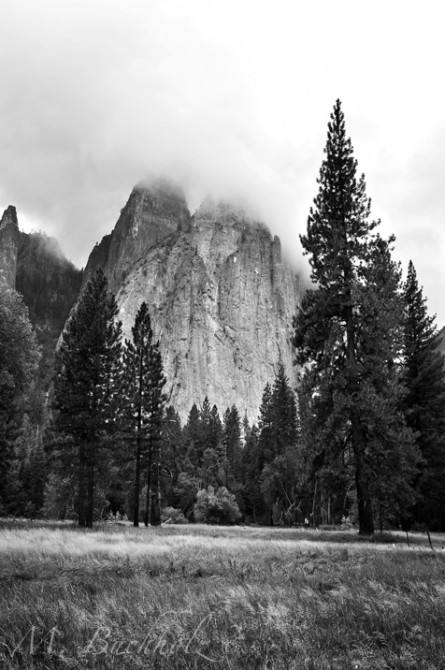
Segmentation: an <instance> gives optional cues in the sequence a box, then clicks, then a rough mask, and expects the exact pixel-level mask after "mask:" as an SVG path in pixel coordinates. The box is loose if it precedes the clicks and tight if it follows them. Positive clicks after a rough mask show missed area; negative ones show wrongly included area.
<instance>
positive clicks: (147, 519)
mask: <svg viewBox="0 0 445 670" xmlns="http://www.w3.org/2000/svg"><path fill="white" fill-rule="evenodd" d="M151 449H152V444H151V439H150V443H149V448H148V472H147V498H146V503H145V516H144V524H145V526H148V525H149V523H150V517H151V469H152V468H151Z"/></svg>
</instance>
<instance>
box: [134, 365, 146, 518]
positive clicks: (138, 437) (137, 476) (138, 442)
mask: <svg viewBox="0 0 445 670" xmlns="http://www.w3.org/2000/svg"><path fill="white" fill-rule="evenodd" d="M143 384H144V378H143V357H142V355H141V354H140V355H139V378H138V415H137V426H136V431H137V433H136V473H135V482H134V511H133V526H134V527H135V528H137V527H138V526H139V493H140V487H141V438H142V387H143Z"/></svg>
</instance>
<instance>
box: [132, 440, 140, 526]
mask: <svg viewBox="0 0 445 670" xmlns="http://www.w3.org/2000/svg"><path fill="white" fill-rule="evenodd" d="M136 439H137V446H136V473H135V478H134V511H133V526H134V527H135V528H137V527H138V526H139V493H140V491H139V489H140V486H141V435H140V432H139V431H138V435H137V438H136Z"/></svg>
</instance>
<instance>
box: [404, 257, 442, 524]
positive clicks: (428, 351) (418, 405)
mask: <svg viewBox="0 0 445 670" xmlns="http://www.w3.org/2000/svg"><path fill="white" fill-rule="evenodd" d="M403 295H404V302H405V319H404V356H403V363H404V381H405V385H406V388H407V394H406V396H405V398H404V399H403V408H404V412H405V416H406V421H407V424H408V426H410V428H411V429H412V430H413V431H414V433H415V435H416V443H417V446H418V448H419V451H420V454H421V456H422V463H421V467H420V472H419V475H418V477H417V478H416V489H417V491H418V492H419V494H420V495H421V499H420V501H419V502H418V504H417V505H416V506H415V508H414V515H415V520H416V521H418V522H421V523H424V524H426V525H427V527H428V528H429V529H431V530H436V529H437V530H438V529H440V530H445V487H444V482H445V370H444V359H443V354H442V352H441V351H440V349H439V348H438V346H439V336H438V333H437V328H436V326H435V318H434V317H432V316H429V315H428V311H427V305H426V299H425V298H424V297H423V292H422V288H420V287H419V284H418V281H417V275H416V270H415V268H414V265H413V263H412V262H411V261H410V263H409V267H408V276H407V280H406V282H405V284H404V290H403Z"/></svg>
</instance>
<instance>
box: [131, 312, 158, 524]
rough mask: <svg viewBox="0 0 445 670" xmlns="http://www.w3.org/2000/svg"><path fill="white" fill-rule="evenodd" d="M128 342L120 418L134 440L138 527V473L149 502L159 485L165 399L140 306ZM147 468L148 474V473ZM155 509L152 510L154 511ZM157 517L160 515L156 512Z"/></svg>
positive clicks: (146, 319)
mask: <svg viewBox="0 0 445 670" xmlns="http://www.w3.org/2000/svg"><path fill="white" fill-rule="evenodd" d="M131 332H132V341H130V340H126V341H125V348H124V357H123V364H124V365H123V380H124V384H123V398H124V408H125V409H124V412H123V419H124V425H125V428H124V430H125V429H126V432H127V433H128V432H129V433H130V439H132V440H134V450H133V455H134V496H133V499H134V507H133V524H134V525H135V526H138V525H139V496H140V491H141V472H142V470H143V469H144V470H146V471H147V482H148V478H149V479H150V487H149V488H150V492H149V498H148V499H149V501H150V500H151V495H152V490H153V487H154V488H155V491H157V490H158V488H159V486H158V484H159V430H160V429H159V425H158V424H159V423H162V418H163V409H164V405H165V396H164V394H163V393H162V387H163V386H164V384H165V378H164V376H163V374H162V364H160V354H159V351H158V348H157V345H156V344H155V343H154V341H153V331H152V328H151V321H150V314H149V312H148V307H147V305H146V303H145V302H144V303H142V304H141V306H140V308H139V310H138V313H137V314H136V318H135V322H134V326H133V328H132V331H131ZM149 468H150V469H151V472H148V470H149ZM158 498H159V496H156V495H155V496H154V500H155V505H154V507H153V506H151V508H152V509H153V520H154V521H156V522H157V521H159V519H160V516H159V515H158V511H159V501H158ZM155 510H156V511H155ZM159 514H160V512H159Z"/></svg>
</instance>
